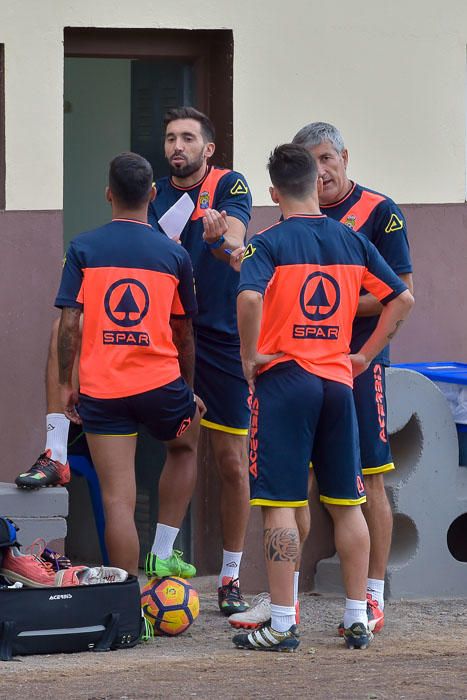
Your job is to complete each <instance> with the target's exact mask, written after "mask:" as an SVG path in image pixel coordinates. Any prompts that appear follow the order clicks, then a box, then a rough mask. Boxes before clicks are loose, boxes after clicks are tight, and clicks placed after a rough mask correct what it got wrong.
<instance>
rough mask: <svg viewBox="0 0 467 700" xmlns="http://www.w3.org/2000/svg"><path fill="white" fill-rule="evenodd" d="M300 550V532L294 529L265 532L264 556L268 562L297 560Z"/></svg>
mask: <svg viewBox="0 0 467 700" xmlns="http://www.w3.org/2000/svg"><path fill="white" fill-rule="evenodd" d="M299 550H300V540H299V537H298V530H297V529H295V528H292V527H274V528H267V529H266V530H265V531H264V556H265V558H266V561H293V562H295V561H296V560H297V557H298V554H299Z"/></svg>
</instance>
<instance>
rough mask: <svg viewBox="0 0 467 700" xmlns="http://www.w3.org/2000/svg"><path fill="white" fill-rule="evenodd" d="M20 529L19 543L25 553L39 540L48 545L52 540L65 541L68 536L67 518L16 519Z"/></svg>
mask: <svg viewBox="0 0 467 700" xmlns="http://www.w3.org/2000/svg"><path fill="white" fill-rule="evenodd" d="M14 522H15V525H16V526H17V527H18V530H19V532H18V541H19V542H20V543H21V551H23V552H24V550H25V549H27V547H29V546H30V545H31V544H32V543H33V542H34V540H37V539H38V538H40V539H42V540H44V541H45V543H46V545H48V544H49V543H50V542H52V540H63V539H64V538H65V536H66V520H65V518H17V517H15V518H14Z"/></svg>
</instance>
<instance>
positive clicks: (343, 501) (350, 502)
mask: <svg viewBox="0 0 467 700" xmlns="http://www.w3.org/2000/svg"><path fill="white" fill-rule="evenodd" d="M319 500H320V501H321V503H329V505H332V506H359V505H361V504H362V503H366V496H362V497H361V498H329V496H320V497H319Z"/></svg>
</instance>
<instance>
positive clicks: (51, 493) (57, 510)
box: [0, 482, 68, 520]
mask: <svg viewBox="0 0 467 700" xmlns="http://www.w3.org/2000/svg"><path fill="white" fill-rule="evenodd" d="M0 515H6V516H8V517H10V518H12V519H13V520H14V519H15V518H18V517H24V518H30V517H42V516H45V517H49V516H54V517H56V516H62V517H65V516H66V515H68V491H67V490H66V488H64V487H63V486H56V487H49V488H41V489H34V490H32V491H31V490H29V489H19V488H17V486H15V484H7V483H4V482H0Z"/></svg>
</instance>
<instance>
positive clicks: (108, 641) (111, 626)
mask: <svg viewBox="0 0 467 700" xmlns="http://www.w3.org/2000/svg"><path fill="white" fill-rule="evenodd" d="M119 624H120V613H111V614H110V615H109V618H108V621H107V624H106V626H105V630H104V632H103V633H102V637H101V638H100V639H99V641H98V642H97V644H96V645H95V647H94V648H93V651H110V649H111V648H112V644H113V643H114V642H115V640H116V638H117V634H118V628H119Z"/></svg>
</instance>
